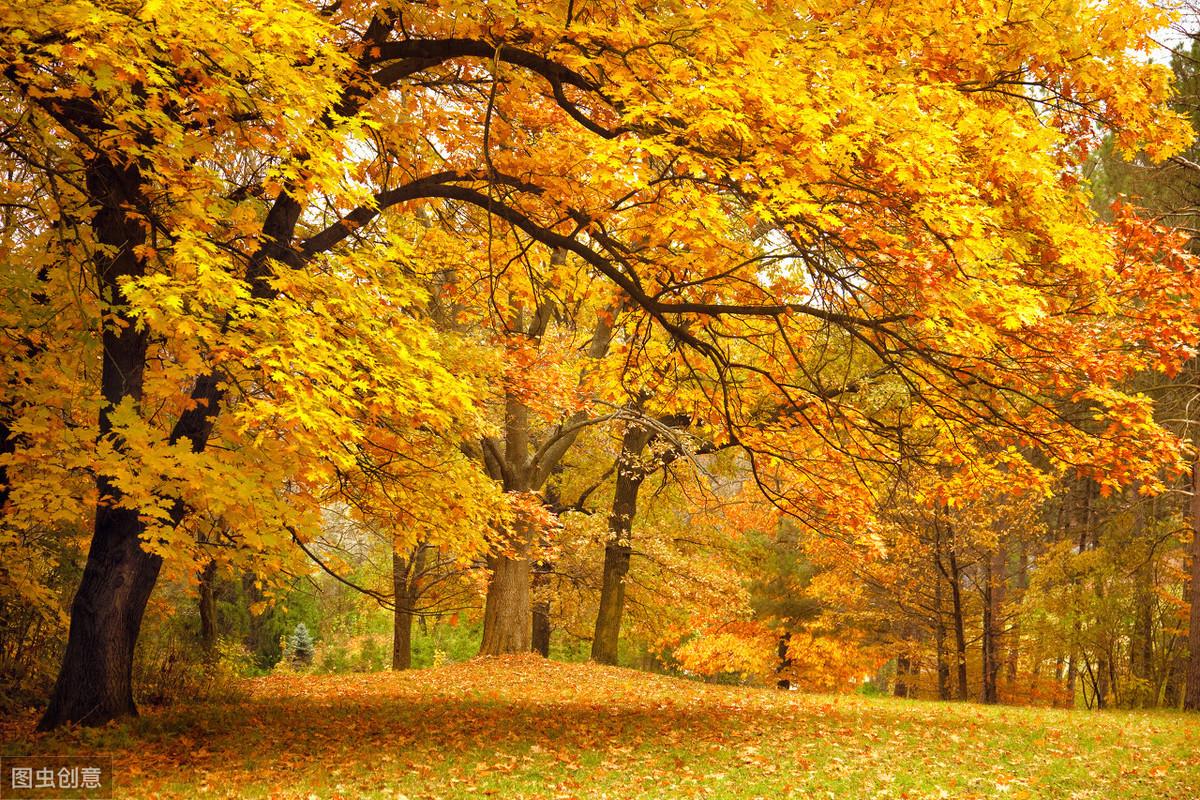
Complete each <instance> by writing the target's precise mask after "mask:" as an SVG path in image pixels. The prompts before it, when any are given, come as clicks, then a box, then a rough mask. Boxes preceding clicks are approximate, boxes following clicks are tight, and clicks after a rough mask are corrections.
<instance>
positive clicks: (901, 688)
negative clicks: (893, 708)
mask: <svg viewBox="0 0 1200 800" xmlns="http://www.w3.org/2000/svg"><path fill="white" fill-rule="evenodd" d="M911 666H912V661H911V659H909V657H908V654H907V653H905V654H903V655H899V656H896V685H895V687H894V688H893V689H892V696H893V697H908V693H909V686H908V673H909V669H910V668H911Z"/></svg>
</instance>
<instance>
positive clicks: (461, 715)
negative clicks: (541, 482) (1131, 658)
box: [0, 656, 1200, 800]
mask: <svg viewBox="0 0 1200 800" xmlns="http://www.w3.org/2000/svg"><path fill="white" fill-rule="evenodd" d="M33 722H34V717H33V716H27V717H20V718H10V719H8V720H4V721H3V722H0V755H25V754H29V753H37V754H49V753H55V754H62V753H89V754H90V753H95V752H109V753H112V754H113V756H114V758H115V769H114V772H115V776H116V790H115V793H114V797H116V798H140V797H163V798H167V797H171V798H175V797H179V798H183V797H187V798H193V797H237V798H242V797H246V798H268V797H269V798H360V797H366V798H388V799H389V800H399V798H409V799H410V800H417V799H418V798H441V797H479V796H485V795H491V796H495V797H502V798H572V797H589V798H605V797H607V798H620V799H621V800H625V798H643V797H662V798H676V797H706V798H755V797H763V798H788V797H794V798H854V799H855V800H857V799H858V798H996V797H1005V798H1113V800H1133V799H1134V798H1154V800H1166V799H1167V798H1176V799H1177V800H1184V798H1188V799H1189V800H1190V798H1195V797H1198V796H1200V718H1198V717H1196V716H1194V715H1191V716H1189V715H1184V714H1182V713H1174V714H1173V713H1163V712H1156V713H1137V712H1104V713H1089V712H1086V711H1062V710H1048V709H1027V708H1007V707H985V706H979V705H973V704H948V703H944V704H939V703H932V702H920V701H911V700H893V699H890V698H878V699H871V698H865V697H860V696H827V695H805V694H801V693H799V692H780V691H776V690H773V689H753V688H744V687H729V686H710V685H705V684H700V683H694V682H690V681H683V680H677V679H672V678H665V677H661V676H656V675H649V674H646V673H641V672H635V671H632V670H626V669H619V668H614V667H600V666H596V665H592V664H563V663H555V662H547V661H543V660H541V659H539V658H537V657H534V656H530V657H523V656H518V657H509V658H503V659H477V660H475V661H471V662H468V663H464V664H454V665H450V666H444V667H440V668H436V669H427V670H417V671H411V672H407V673H398V674H397V673H364V674H355V675H350V676H300V675H280V676H272V677H267V678H260V679H255V680H250V681H247V682H246V683H245V684H244V686H243V687H242V694H241V696H235V697H228V698H225V699H224V700H222V701H221V702H211V703H205V704H201V705H197V706H193V707H186V708H185V707H177V708H173V709H168V710H158V711H154V710H152V711H148V712H146V713H145V714H144V715H143V716H142V717H141V718H139V719H137V720H134V721H131V722H127V723H124V724H121V725H115V726H110V727H108V728H105V729H101V730H81V731H68V732H64V733H56V734H53V735H49V736H35V735H33V734H31V733H29V731H30V729H31V728H32V725H33Z"/></svg>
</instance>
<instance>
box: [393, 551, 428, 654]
mask: <svg viewBox="0 0 1200 800" xmlns="http://www.w3.org/2000/svg"><path fill="white" fill-rule="evenodd" d="M426 550H427V548H426V546H425V545H424V544H417V546H416V547H414V548H413V550H412V552H411V553H409V554H408V556H407V557H406V556H402V555H400V554H399V553H397V552H395V551H392V596H393V602H394V604H395V605H394V606H393V612H392V669H394V670H402V669H408V668H409V667H411V666H412V628H413V621H414V620H415V619H416V617H417V601H418V600H419V599H420V597H421V585H420V579H421V575H422V573H423V572H424V570H425V552H426Z"/></svg>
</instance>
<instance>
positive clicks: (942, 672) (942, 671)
mask: <svg viewBox="0 0 1200 800" xmlns="http://www.w3.org/2000/svg"><path fill="white" fill-rule="evenodd" d="M942 595H943V590H942V582H941V581H940V580H938V581H936V582H935V585H934V613H935V614H936V615H937V618H936V619H935V620H934V626H933V638H934V647H935V649H936V651H937V686H938V700H949V699H950V663H949V661H947V659H946V617H945V614H944V612H943V610H942V600H943V597H942Z"/></svg>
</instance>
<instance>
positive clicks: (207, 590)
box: [200, 561, 217, 656]
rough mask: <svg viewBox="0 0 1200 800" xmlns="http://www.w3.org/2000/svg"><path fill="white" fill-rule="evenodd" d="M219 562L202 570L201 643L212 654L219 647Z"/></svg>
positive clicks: (209, 563) (209, 564) (211, 562)
mask: <svg viewBox="0 0 1200 800" xmlns="http://www.w3.org/2000/svg"><path fill="white" fill-rule="evenodd" d="M216 580H217V562H216V561H209V562H208V563H207V564H205V565H204V569H202V570H201V571H200V645H201V647H203V648H204V651H205V652H206V653H208V654H209V655H210V656H211V655H212V654H213V652H214V651H215V650H216V647H217V597H216Z"/></svg>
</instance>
